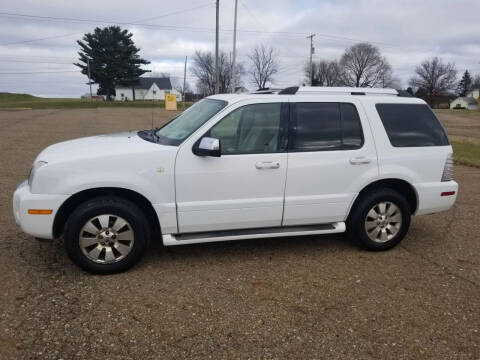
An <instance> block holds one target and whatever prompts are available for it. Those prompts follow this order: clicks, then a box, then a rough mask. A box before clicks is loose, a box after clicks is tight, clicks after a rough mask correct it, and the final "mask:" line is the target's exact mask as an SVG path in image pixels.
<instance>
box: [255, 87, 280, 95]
mask: <svg viewBox="0 0 480 360" xmlns="http://www.w3.org/2000/svg"><path fill="white" fill-rule="evenodd" d="M280 91H282V89H274V88H261V89H258V90H256V91H252V92H251V93H250V94H278V93H279V92H280Z"/></svg>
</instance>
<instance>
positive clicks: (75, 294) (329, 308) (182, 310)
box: [0, 108, 480, 359]
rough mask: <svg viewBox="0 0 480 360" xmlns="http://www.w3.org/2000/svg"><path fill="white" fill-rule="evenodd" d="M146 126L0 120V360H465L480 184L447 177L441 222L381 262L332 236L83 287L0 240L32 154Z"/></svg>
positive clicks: (58, 261)
mask: <svg viewBox="0 0 480 360" xmlns="http://www.w3.org/2000/svg"><path fill="white" fill-rule="evenodd" d="M155 111H156V114H155V123H156V124H157V125H158V124H160V123H161V122H162V121H164V120H165V119H166V118H167V116H171V114H168V115H167V114H166V113H165V112H164V111H163V110H158V109H156V110H155ZM151 116H152V114H151V109H121V108H120V109H90V110H87V109H86V110H29V111H0V129H2V130H1V133H0V150H1V151H0V168H1V172H0V180H1V184H2V190H3V191H2V192H1V193H0V197H1V202H0V211H1V213H0V229H1V230H2V231H1V235H0V272H1V273H2V274H3V280H2V286H1V290H2V291H1V294H0V307H1V309H2V311H1V318H0V358H2V359H17V358H31V359H33V358H46V359H60V358H63V359H73V358H78V359H96V358H98V359H105V358H110V359H113V358H115V359H120V358H128V359H130V358H131V359H150V358H154V359H183V358H214V359H217V358H229V359H230V358H245V359H246V358H289V359H293V358H295V359H297V358H309V359H313V358H338V359H346V358H350V359H353V358H355V359H367V358H382V359H383V358H390V359H400V358H404V359H407V358H408V359H422V358H430V359H452V358H457V359H480V288H479V286H480V260H479V259H480V258H479V254H480V241H479V237H478V234H479V233H480V221H479V220H478V213H479V212H480V205H479V204H480V186H479V184H480V169H473V168H467V167H457V168H456V176H455V177H456V179H457V181H459V183H460V187H461V191H460V196H459V199H458V203H457V205H456V206H455V208H454V209H452V210H451V211H449V212H446V213H442V214H437V215H432V216H424V217H418V218H414V220H413V223H412V227H411V230H410V232H409V234H408V236H407V238H406V239H405V240H404V241H403V243H402V244H401V245H400V246H398V247H397V248H395V249H393V250H391V251H388V252H384V253H370V252H365V251H361V250H359V249H357V248H356V247H355V246H353V245H352V244H350V243H349V242H347V241H346V240H344V239H343V237H342V236H322V237H319V236H314V237H298V238H290V239H287V238H282V239H266V240H255V241H243V242H228V243H216V244H205V245H197V246H185V247H176V248H163V247H162V246H161V245H160V244H154V246H153V247H152V248H151V251H149V253H148V254H147V256H146V257H145V258H144V259H143V261H142V262H141V263H140V264H139V265H138V266H136V267H135V268H133V269H131V270H130V271H128V272H126V273H123V274H119V275H112V276H92V275H88V274H86V273H84V272H82V271H81V270H79V269H78V268H77V267H75V266H74V265H72V264H71V263H70V261H69V260H68V259H67V257H66V255H65V252H64V250H63V248H62V245H61V243H60V242H50V243H40V242H37V241H36V240H34V239H33V238H31V237H29V236H26V235H24V234H23V233H22V232H21V231H20V230H19V229H18V228H17V227H16V226H15V224H14V221H13V218H12V210H11V197H12V192H13V190H14V189H15V187H16V186H17V184H18V183H20V182H21V181H22V180H23V179H24V178H25V177H26V174H27V172H28V169H29V167H30V165H31V163H32V161H33V159H34V158H35V156H36V154H37V153H38V152H39V151H40V150H41V149H42V148H44V147H45V146H47V145H49V144H51V143H54V142H58V141H61V140H65V139H69V138H73V137H80V136H85V135H91V134H99V133H106V132H114V131H119V130H129V129H138V128H148V127H150V124H151ZM449 121H450V120H449ZM462 121H463V120H462ZM464 125H465V124H463V125H462V126H464ZM467 125H468V124H467ZM469 126H474V125H471V124H470V125H469ZM457 127H458V126H457ZM447 128H449V129H450V126H449V125H448V123H447ZM467 133H468V134H470V133H471V132H470V131H467ZM454 134H455V133H454ZM456 135H457V134H456ZM458 135H462V134H458Z"/></svg>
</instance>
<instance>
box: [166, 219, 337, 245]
mask: <svg viewBox="0 0 480 360" xmlns="http://www.w3.org/2000/svg"><path fill="white" fill-rule="evenodd" d="M344 231H345V223H344V222H336V223H331V224H322V225H302V226H281V227H273V228H259V229H242V230H221V231H210V232H197V233H186V234H165V235H163V244H164V245H165V246H171V245H187V244H199V243H207V242H215V241H230V240H246V239H260V238H270V237H283V236H303V235H318V234H334V233H342V232H344Z"/></svg>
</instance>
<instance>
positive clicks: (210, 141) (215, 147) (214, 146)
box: [192, 137, 221, 157]
mask: <svg viewBox="0 0 480 360" xmlns="http://www.w3.org/2000/svg"><path fill="white" fill-rule="evenodd" d="M192 150H193V153H194V154H195V155H198V156H214V157H220V154H221V152H220V140H218V139H215V138H211V137H203V138H202V139H201V140H200V142H196V143H195V145H194V146H193V149H192Z"/></svg>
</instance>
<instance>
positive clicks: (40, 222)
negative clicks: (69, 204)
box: [13, 181, 69, 239]
mask: <svg viewBox="0 0 480 360" xmlns="http://www.w3.org/2000/svg"><path fill="white" fill-rule="evenodd" d="M68 197H69V195H46V194H32V193H31V192H30V187H29V186H28V182H27V181H24V182H23V183H21V184H20V185H19V186H18V188H17V190H15V192H14V194H13V215H14V217H15V222H16V223H17V224H18V225H20V227H21V228H22V230H23V231H24V232H25V233H27V234H29V235H32V236H35V237H39V238H43V239H52V238H53V221H54V219H55V215H56V213H57V211H58V209H59V208H60V206H61V205H62V204H63V202H64V201H65V200H66V199H67V198H68ZM28 209H51V210H52V213H51V214H49V215H31V214H29V213H28Z"/></svg>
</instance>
